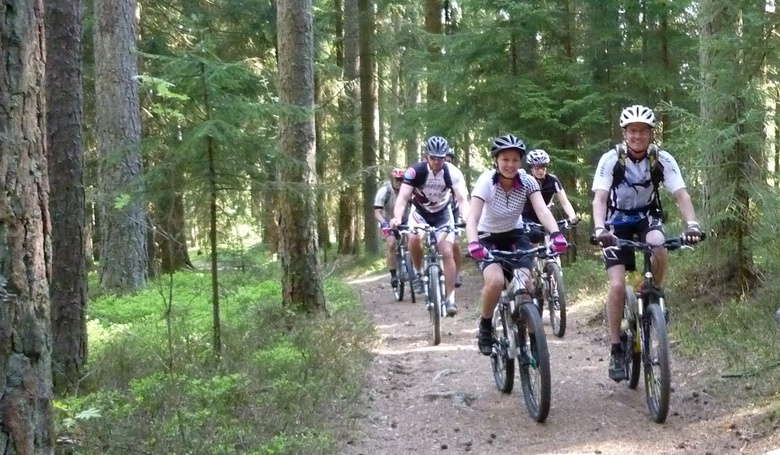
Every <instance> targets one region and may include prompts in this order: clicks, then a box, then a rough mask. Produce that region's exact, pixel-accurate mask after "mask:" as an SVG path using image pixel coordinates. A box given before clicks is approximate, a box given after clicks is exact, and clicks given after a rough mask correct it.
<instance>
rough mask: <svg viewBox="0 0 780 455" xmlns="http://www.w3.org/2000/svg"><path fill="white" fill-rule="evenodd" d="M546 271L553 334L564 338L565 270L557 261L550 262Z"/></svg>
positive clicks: (547, 296) (547, 298) (548, 304)
mask: <svg viewBox="0 0 780 455" xmlns="http://www.w3.org/2000/svg"><path fill="white" fill-rule="evenodd" d="M546 271H547V286H546V289H545V291H546V293H547V295H546V296H545V299H546V300H547V306H548V307H549V310H550V327H551V328H552V332H553V335H555V336H556V337H558V338H563V336H564V335H565V334H566V286H565V285H564V283H563V271H562V270H561V267H560V266H559V265H558V264H556V263H555V262H551V263H550V264H548V265H547V267H546ZM556 294H557V297H556Z"/></svg>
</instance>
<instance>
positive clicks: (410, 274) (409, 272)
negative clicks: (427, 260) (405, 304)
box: [404, 251, 417, 303]
mask: <svg viewBox="0 0 780 455" xmlns="http://www.w3.org/2000/svg"><path fill="white" fill-rule="evenodd" d="M404 256H405V259H404V264H405V266H406V280H407V281H408V282H409V297H410V298H411V299H412V303H416V302H417V299H416V297H415V294H414V285H412V280H414V279H415V278H416V277H417V274H416V273H415V271H414V267H413V266H412V260H411V258H410V257H409V252H408V251H407V252H406V253H405V254H404Z"/></svg>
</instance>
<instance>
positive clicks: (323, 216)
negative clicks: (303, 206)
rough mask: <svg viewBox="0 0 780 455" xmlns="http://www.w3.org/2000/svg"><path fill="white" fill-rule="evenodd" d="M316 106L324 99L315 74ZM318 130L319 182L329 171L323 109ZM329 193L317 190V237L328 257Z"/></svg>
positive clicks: (322, 180) (320, 113) (318, 120)
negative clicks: (324, 140) (324, 138)
mask: <svg viewBox="0 0 780 455" xmlns="http://www.w3.org/2000/svg"><path fill="white" fill-rule="evenodd" d="M314 86H315V90H314V96H315V98H314V104H315V105H316V106H319V105H320V98H321V97H322V86H321V84H320V83H319V78H318V77H317V75H316V74H315V76H314ZM314 124H315V126H316V128H317V130H316V132H315V140H314V143H315V149H316V150H317V180H318V181H319V182H324V181H325V171H326V170H327V166H326V164H327V163H328V151H327V149H326V148H325V146H324V144H323V140H322V130H323V128H324V127H325V113H324V111H323V110H322V109H321V108H318V109H317V113H316V116H315V122H314ZM329 212H330V211H329V210H328V192H327V191H325V187H324V186H323V185H321V186H320V187H319V188H318V189H317V237H318V238H319V240H320V249H322V252H323V253H324V254H325V255H326V254H327V252H328V248H329V247H330V221H329V220H328V213H329ZM323 259H324V260H327V256H323Z"/></svg>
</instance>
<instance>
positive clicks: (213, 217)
mask: <svg viewBox="0 0 780 455" xmlns="http://www.w3.org/2000/svg"><path fill="white" fill-rule="evenodd" d="M200 79H201V82H202V83H203V110H204V111H205V112H206V122H211V101H210V100H209V87H208V83H207V79H208V75H207V74H206V65H205V64H204V63H203V62H201V64H200ZM216 160H217V157H216V146H215V144H214V137H212V136H211V135H209V136H207V137H206V161H207V162H208V166H209V173H208V180H209V247H210V248H211V255H210V258H211V328H212V330H211V347H212V350H213V351H214V357H215V358H217V359H219V358H220V357H221V356H222V321H221V318H220V308H219V260H218V259H219V258H218V250H217V247H218V245H217V217H218V213H217V202H218V198H219V194H218V192H217V167H216Z"/></svg>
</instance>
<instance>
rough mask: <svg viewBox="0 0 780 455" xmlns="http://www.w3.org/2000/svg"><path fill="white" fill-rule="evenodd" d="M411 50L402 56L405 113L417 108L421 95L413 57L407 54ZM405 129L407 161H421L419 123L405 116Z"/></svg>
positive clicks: (410, 162)
mask: <svg viewBox="0 0 780 455" xmlns="http://www.w3.org/2000/svg"><path fill="white" fill-rule="evenodd" d="M407 52H409V50H407V51H406V52H404V54H403V55H402V56H401V67H402V69H403V73H402V80H403V83H404V105H403V111H404V113H407V114H408V113H410V112H413V111H414V110H416V109H417V98H418V97H419V96H420V83H419V81H418V80H417V77H416V76H415V75H414V74H413V72H412V61H411V60H412V57H411V56H410V55H408V54H407ZM403 126H404V131H406V138H405V149H406V163H407V165H410V166H411V165H412V164H413V163H416V162H418V161H420V142H419V139H418V134H417V128H418V126H417V124H416V122H415V121H413V120H412V119H411V118H410V116H408V115H407V116H404V121H403Z"/></svg>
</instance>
